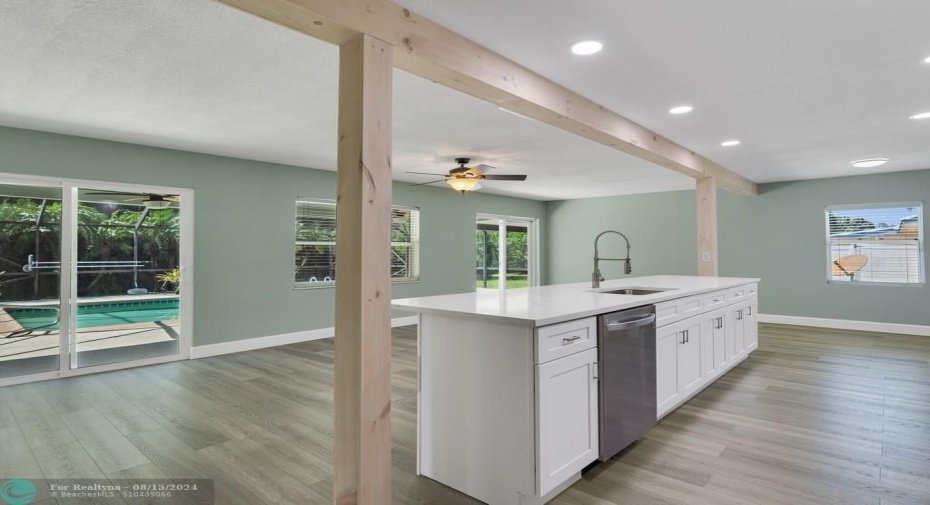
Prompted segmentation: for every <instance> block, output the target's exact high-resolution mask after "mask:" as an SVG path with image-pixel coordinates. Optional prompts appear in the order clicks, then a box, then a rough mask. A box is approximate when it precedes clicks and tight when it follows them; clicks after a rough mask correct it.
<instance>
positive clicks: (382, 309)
mask: <svg viewBox="0 0 930 505" xmlns="http://www.w3.org/2000/svg"><path fill="white" fill-rule="evenodd" d="M393 54H394V49H393V47H391V45H390V44H387V43H385V42H383V41H381V40H379V39H376V38H374V37H371V36H368V35H359V36H358V37H356V38H355V39H352V40H350V41H348V42H346V43H345V44H343V45H342V46H341V48H340V50H339V149H338V168H339V172H338V177H337V186H338V187H337V204H336V228H337V229H338V234H337V235H336V265H337V270H338V271H337V275H336V344H335V347H336V388H335V389H336V392H335V407H336V418H335V420H336V427H335V434H336V440H335V447H334V451H333V452H334V460H335V461H334V463H335V464H334V467H333V471H334V475H333V486H334V492H333V497H334V502H335V503H336V504H337V505H356V504H358V505H380V504H384V503H391V306H390V304H391V271H390V246H391V100H392V94H391V79H392V77H393V71H394V62H393Z"/></svg>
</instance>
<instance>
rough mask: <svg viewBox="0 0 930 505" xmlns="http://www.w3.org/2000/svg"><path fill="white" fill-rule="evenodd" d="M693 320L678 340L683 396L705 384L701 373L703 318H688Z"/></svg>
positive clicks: (679, 371) (679, 370)
mask: <svg viewBox="0 0 930 505" xmlns="http://www.w3.org/2000/svg"><path fill="white" fill-rule="evenodd" d="M686 321H691V323H690V324H688V325H687V326H685V328H683V329H682V331H681V336H682V337H681V339H679V341H678V376H679V379H680V380H681V394H682V396H685V397H687V396H689V395H691V394H692V393H694V392H695V391H697V390H698V389H700V388H701V386H702V385H703V384H704V374H703V373H701V326H702V325H701V320H700V319H699V318H692V319H687V320H686Z"/></svg>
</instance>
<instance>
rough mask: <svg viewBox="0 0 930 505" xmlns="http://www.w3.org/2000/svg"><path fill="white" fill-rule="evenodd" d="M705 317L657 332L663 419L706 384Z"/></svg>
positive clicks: (659, 406)
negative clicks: (703, 343)
mask: <svg viewBox="0 0 930 505" xmlns="http://www.w3.org/2000/svg"><path fill="white" fill-rule="evenodd" d="M703 326H704V325H703V324H702V320H701V318H696V317H695V318H688V319H685V320H683V321H679V322H677V323H674V324H670V325H668V326H664V327H662V328H659V329H658V330H657V331H656V399H657V402H656V413H657V415H658V416H661V415H662V414H664V413H665V412H667V411H669V410H671V409H672V408H673V407H675V406H676V405H678V404H679V403H680V402H681V399H682V398H683V397H686V396H688V395H690V394H692V393H694V392H696V391H698V390H699V389H701V387H702V386H703V385H704V372H703V366H702V364H701V358H702V356H701V353H702V351H701V334H702V327H703Z"/></svg>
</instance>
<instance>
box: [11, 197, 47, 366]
mask: <svg viewBox="0 0 930 505" xmlns="http://www.w3.org/2000/svg"><path fill="white" fill-rule="evenodd" d="M61 243H62V242H61V188H60V187H44V186H33V185H18V184H0V379H3V378H8V377H16V376H22V375H30V374H37V373H42V372H53V371H57V370H58V369H59V368H60V366H61V363H60V361H61V348H62V332H61V272H60V268H59V265H60V262H61Z"/></svg>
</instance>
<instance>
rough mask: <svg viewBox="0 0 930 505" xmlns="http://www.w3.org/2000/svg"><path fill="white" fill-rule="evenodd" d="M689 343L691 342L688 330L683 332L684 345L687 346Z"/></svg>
mask: <svg viewBox="0 0 930 505" xmlns="http://www.w3.org/2000/svg"><path fill="white" fill-rule="evenodd" d="M690 341H691V335H690V334H689V333H688V330H685V343H686V344H687V343H688V342H690Z"/></svg>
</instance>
